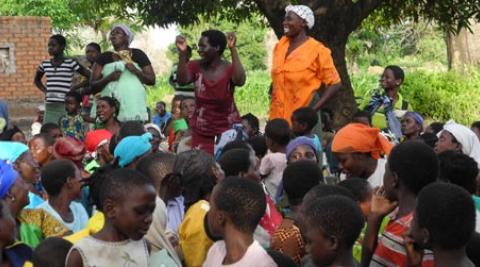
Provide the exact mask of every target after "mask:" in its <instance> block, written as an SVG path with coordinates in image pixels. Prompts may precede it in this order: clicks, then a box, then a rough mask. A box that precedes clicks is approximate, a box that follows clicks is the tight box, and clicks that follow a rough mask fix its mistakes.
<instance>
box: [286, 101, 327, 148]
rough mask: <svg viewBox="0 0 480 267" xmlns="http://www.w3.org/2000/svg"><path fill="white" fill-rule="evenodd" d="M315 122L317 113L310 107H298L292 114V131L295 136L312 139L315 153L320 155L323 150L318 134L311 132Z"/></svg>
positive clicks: (316, 121)
mask: <svg viewBox="0 0 480 267" xmlns="http://www.w3.org/2000/svg"><path fill="white" fill-rule="evenodd" d="M317 123H318V115H317V113H316V112H315V111H314V110H313V109H312V108H309V107H305V108H299V109H297V110H295V111H294V112H293V114H292V131H293V133H294V134H295V136H306V137H308V138H310V139H312V141H313V144H314V145H315V148H316V150H317V155H321V154H322V151H323V150H322V142H321V141H320V138H319V136H317V135H316V134H314V133H313V128H315V125H317Z"/></svg>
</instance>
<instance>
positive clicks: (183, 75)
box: [175, 36, 194, 85]
mask: <svg viewBox="0 0 480 267" xmlns="http://www.w3.org/2000/svg"><path fill="white" fill-rule="evenodd" d="M175 44H176V46H177V49H178V67H177V83H178V84H179V85H187V84H189V83H192V82H193V78H194V77H193V73H192V72H191V71H190V70H189V69H188V67H187V57H188V56H187V47H188V45H187V40H186V39H185V38H184V37H183V36H177V39H176V41H175Z"/></svg>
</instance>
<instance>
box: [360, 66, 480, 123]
mask: <svg viewBox="0 0 480 267" xmlns="http://www.w3.org/2000/svg"><path fill="white" fill-rule="evenodd" d="M352 86H353V88H354V92H355V96H357V97H358V98H359V99H360V100H359V101H358V103H361V105H360V106H363V105H365V104H366V103H367V102H368V100H369V98H370V96H371V94H372V91H373V90H375V88H378V76H376V75H365V74H363V75H359V76H355V77H352ZM401 93H402V95H403V96H404V98H405V99H406V100H407V101H409V102H410V104H411V106H412V107H413V109H414V110H415V111H417V112H419V113H420V114H422V115H423V116H424V117H426V118H427V119H429V120H434V121H443V122H445V121H447V120H449V119H454V120H455V121H457V122H459V123H462V124H465V125H470V123H472V122H473V121H475V120H478V119H479V118H480V110H479V109H478V108H477V104H478V103H480V71H478V70H473V69H470V70H468V71H467V72H466V73H464V74H460V73H458V72H455V71H449V72H434V73H429V72H425V71H411V72H408V71H407V73H406V79H405V83H404V84H403V85H402V89H401Z"/></svg>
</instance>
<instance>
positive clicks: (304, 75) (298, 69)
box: [270, 5, 341, 123]
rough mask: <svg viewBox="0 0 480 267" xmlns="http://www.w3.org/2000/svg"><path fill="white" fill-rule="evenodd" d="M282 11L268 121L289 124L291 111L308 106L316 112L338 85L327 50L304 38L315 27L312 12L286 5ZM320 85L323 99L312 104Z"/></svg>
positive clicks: (312, 39) (300, 7) (301, 6)
mask: <svg viewBox="0 0 480 267" xmlns="http://www.w3.org/2000/svg"><path fill="white" fill-rule="evenodd" d="M285 11H286V15H285V20H284V21H283V28H284V32H285V35H284V36H283V37H282V38H281V39H280V41H279V42H278V43H277V44H276V46H275V48H274V51H273V66H272V99H271V103H270V120H272V119H276V118H282V119H285V120H287V121H289V122H290V123H291V120H290V117H291V115H292V113H293V111H295V110H296V109H298V108H302V107H307V106H311V107H312V108H313V109H314V110H315V111H319V110H320V109H321V108H322V106H323V105H324V104H325V103H326V102H327V101H328V100H329V99H330V98H331V97H332V96H333V95H334V94H335V93H336V92H337V91H338V90H339V89H340V86H341V83H340V77H339V75H338V73H337V70H336V69H335V66H334V64H333V59H332V56H331V54H330V49H328V48H326V47H325V46H324V45H323V44H322V43H320V42H318V41H317V40H315V39H314V38H311V37H309V36H307V28H308V29H311V28H312V27H313V25H314V24H315V17H314V15H313V11H312V10H311V9H310V8H309V7H307V6H305V5H296V6H292V5H289V6H287V8H286V9H285ZM322 85H325V90H324V92H323V94H322V96H321V97H320V98H319V99H318V101H316V103H312V100H313V99H314V95H315V93H316V92H317V91H318V90H319V89H320V86H322Z"/></svg>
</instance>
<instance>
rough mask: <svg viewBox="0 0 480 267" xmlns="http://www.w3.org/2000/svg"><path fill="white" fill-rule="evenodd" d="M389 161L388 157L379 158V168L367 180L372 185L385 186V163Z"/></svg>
mask: <svg viewBox="0 0 480 267" xmlns="http://www.w3.org/2000/svg"><path fill="white" fill-rule="evenodd" d="M386 163H387V160H386V159H382V158H380V159H378V160H377V168H376V169H375V172H373V173H372V175H370V177H368V179H367V181H368V182H369V183H370V185H371V186H372V187H373V188H375V187H377V186H383V175H384V174H385V164H386Z"/></svg>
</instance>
